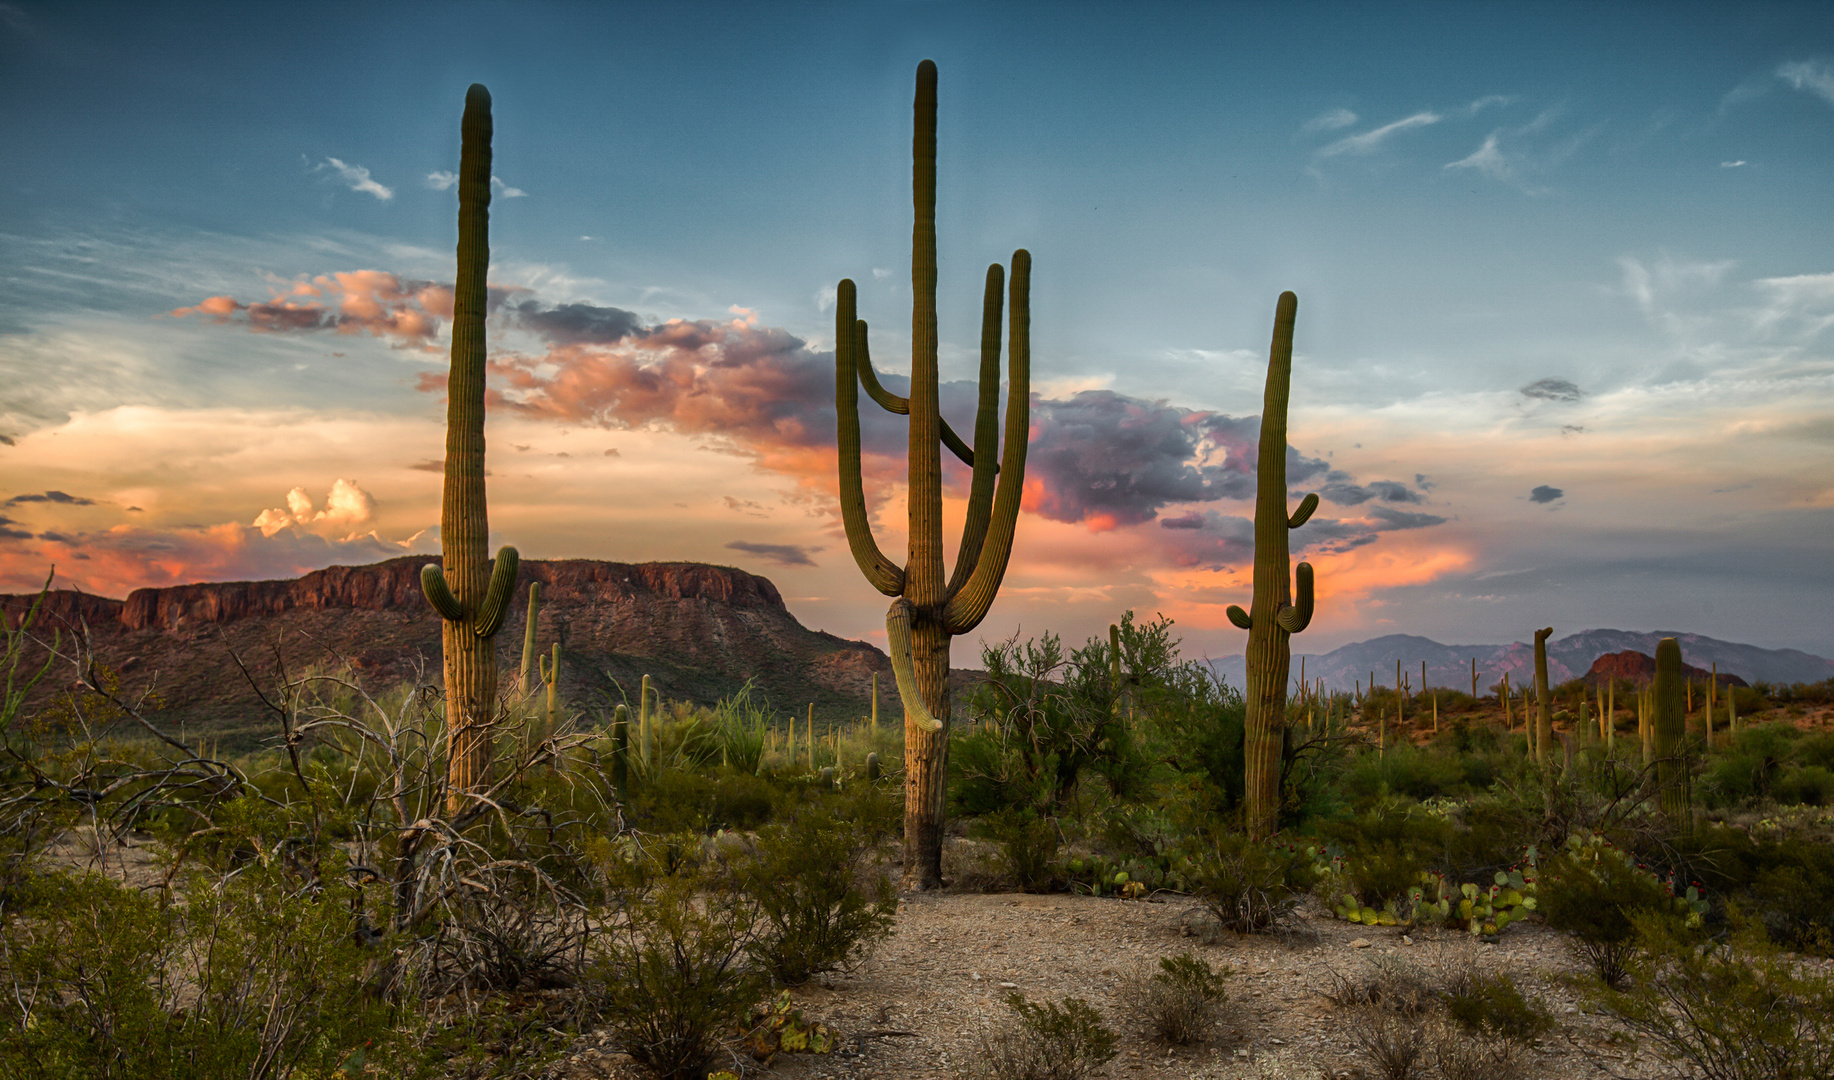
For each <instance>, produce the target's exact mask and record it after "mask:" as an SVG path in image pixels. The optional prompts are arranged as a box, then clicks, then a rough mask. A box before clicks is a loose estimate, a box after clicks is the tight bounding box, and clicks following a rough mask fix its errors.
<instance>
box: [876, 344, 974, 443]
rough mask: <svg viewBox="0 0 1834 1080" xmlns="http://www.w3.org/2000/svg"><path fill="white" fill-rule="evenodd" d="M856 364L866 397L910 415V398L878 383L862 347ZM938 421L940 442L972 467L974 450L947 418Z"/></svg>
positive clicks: (900, 414) (887, 409)
mask: <svg viewBox="0 0 1834 1080" xmlns="http://www.w3.org/2000/svg"><path fill="white" fill-rule="evenodd" d="M858 366H859V369H860V385H862V386H864V387H866V396H867V397H869V398H871V399H873V400H874V401H876V402H878V404H879V407H880V408H882V409H884V410H885V411H886V412H888V413H896V414H898V415H899V416H909V415H910V413H911V399H910V398H906V397H899V396H898V395H897V394H894V393H892V392H891V391H890V390H887V389H886V388H885V387H884V386H882V385H880V383H879V376H878V373H877V372H875V371H873V369H872V356H871V354H869V353H868V352H867V351H866V349H865V348H864V347H862V348H860V350H859V352H858ZM938 422H939V423H940V424H941V425H942V444H943V445H944V446H946V447H948V448H949V452H950V453H951V454H954V455H955V456H956V457H958V458H960V459H961V461H962V464H963V465H966V466H968V467H969V468H971V469H972V468H973V467H974V450H973V449H972V448H971V447H969V445H968V444H967V443H965V442H963V441H962V437H961V436H960V435H957V434H956V433H955V429H954V428H952V427H950V426H949V422H948V421H947V420H943V419H941V418H940V417H938ZM990 445H991V444H990ZM999 470H1000V467H999V466H998V465H995V466H994V471H995V472H998V471H999Z"/></svg>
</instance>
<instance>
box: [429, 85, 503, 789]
mask: <svg viewBox="0 0 1834 1080" xmlns="http://www.w3.org/2000/svg"><path fill="white" fill-rule="evenodd" d="M460 130H461V136H462V149H461V151H460V153H459V184H458V189H459V229H458V232H459V237H458V277H457V281H456V282H455V284H454V287H453V294H452V370H451V375H450V376H449V377H448V379H447V382H446V490H445V499H444V502H443V503H442V505H441V508H440V516H439V536H440V554H441V556H442V558H443V560H444V562H445V572H444V573H441V571H440V567H438V566H435V565H434V564H432V563H428V564H427V565H426V566H423V567H421V568H420V586H421V588H422V590H424V591H425V592H426V594H427V600H428V602H430V603H431V604H432V605H433V607H434V610H436V611H438V612H439V614H440V618H441V619H443V620H444V625H443V627H442V628H441V634H440V642H441V644H442V645H443V646H444V651H445V661H446V662H445V668H446V739H447V755H448V756H447V766H446V791H447V794H446V811H447V813H449V814H453V815H456V814H458V813H460V812H461V811H462V810H464V809H465V807H466V803H467V800H466V794H467V793H469V792H472V791H476V790H478V789H479V788H482V787H486V786H488V785H489V782H490V739H491V729H492V726H493V725H494V723H495V721H496V719H497V649H496V642H495V640H494V639H495V637H496V634H497V630H498V629H499V628H500V627H502V625H503V616H504V613H505V612H506V611H507V610H508V608H509V600H510V594H511V592H512V591H513V590H514V589H515V587H516V549H515V548H513V547H508V546H505V547H504V548H503V549H502V550H500V551H498V552H497V559H496V563H495V565H492V564H491V562H490V560H489V559H488V555H489V548H488V547H487V546H486V545H487V544H488V541H489V535H490V522H489V519H488V515H487V513H486V506H485V501H484V304H485V289H484V271H485V268H486V267H487V266H488V265H489V263H490V91H488V90H486V89H484V87H483V86H482V85H480V84H478V83H472V84H471V89H470V90H469V91H467V92H466V94H465V119H464V122H463V125H462V127H461V129H460Z"/></svg>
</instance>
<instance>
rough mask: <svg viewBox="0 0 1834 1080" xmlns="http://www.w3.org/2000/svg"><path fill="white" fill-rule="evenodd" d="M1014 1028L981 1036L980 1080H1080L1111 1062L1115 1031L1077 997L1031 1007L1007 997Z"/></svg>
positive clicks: (1022, 1000)
mask: <svg viewBox="0 0 1834 1080" xmlns="http://www.w3.org/2000/svg"><path fill="white" fill-rule="evenodd" d="M1006 1005H1007V1007H1008V1008H1010V1009H1012V1010H1013V1012H1014V1014H1015V1015H1014V1017H1013V1021H1014V1022H1013V1025H1012V1026H1011V1027H1008V1028H1005V1029H1004V1030H1001V1031H998V1032H995V1033H992V1034H988V1033H985V1032H983V1033H982V1036H981V1060H980V1062H979V1067H978V1070H977V1071H978V1072H979V1074H980V1075H981V1076H982V1077H984V1078H985V1080H1083V1078H1084V1077H1087V1076H1089V1075H1091V1074H1092V1073H1094V1072H1095V1070H1097V1069H1099V1068H1101V1067H1102V1066H1103V1065H1105V1064H1107V1063H1108V1062H1109V1061H1110V1060H1112V1059H1113V1058H1114V1055H1115V1048H1114V1044H1115V1042H1116V1041H1117V1037H1116V1035H1115V1033H1114V1031H1113V1030H1112V1029H1111V1028H1109V1027H1108V1025H1107V1024H1106V1023H1104V1022H1103V1021H1102V1017H1101V1014H1100V1013H1097V1012H1096V1011H1095V1010H1094V1009H1093V1008H1090V1006H1089V1004H1088V1003H1087V1002H1085V1001H1083V1000H1082V999H1081V998H1073V997H1072V998H1065V999H1063V1002H1062V1003H1061V1004H1059V1003H1057V1002H1050V1001H1046V1002H1042V1003H1039V1002H1031V1001H1027V1000H1026V999H1025V995H1023V994H1008V995H1006Z"/></svg>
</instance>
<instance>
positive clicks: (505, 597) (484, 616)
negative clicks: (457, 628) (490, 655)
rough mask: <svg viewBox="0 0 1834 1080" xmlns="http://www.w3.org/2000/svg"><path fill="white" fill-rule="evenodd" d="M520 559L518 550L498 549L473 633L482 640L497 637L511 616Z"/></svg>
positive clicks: (509, 547)
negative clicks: (511, 601) (505, 620)
mask: <svg viewBox="0 0 1834 1080" xmlns="http://www.w3.org/2000/svg"><path fill="white" fill-rule="evenodd" d="M519 563H520V559H519V557H518V556H517V554H516V549H515V548H513V547H511V546H509V545H508V544H504V545H503V546H502V547H500V548H498V549H497V561H496V563H495V565H493V566H492V567H491V568H490V585H489V587H488V588H486V589H485V590H484V602H483V603H481V604H479V605H478V620H477V622H476V623H475V624H474V625H473V626H472V632H473V633H475V634H477V635H478V636H479V637H481V638H487V637H495V636H496V633H497V631H498V630H499V629H500V628H502V626H503V617H504V616H505V615H508V614H509V600H510V597H511V596H512V595H514V594H515V591H516V570H517V567H518V565H519Z"/></svg>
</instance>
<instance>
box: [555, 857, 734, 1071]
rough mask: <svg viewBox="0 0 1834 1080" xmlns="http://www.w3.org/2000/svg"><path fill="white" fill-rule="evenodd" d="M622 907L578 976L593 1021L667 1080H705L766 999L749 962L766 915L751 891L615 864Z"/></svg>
mask: <svg viewBox="0 0 1834 1080" xmlns="http://www.w3.org/2000/svg"><path fill="white" fill-rule="evenodd" d="M607 872H608V874H610V875H611V876H612V877H613V878H614V881H615V884H614V886H613V893H612V895H613V898H614V902H615V905H616V906H615V909H614V911H613V913H612V915H611V916H610V918H609V920H608V921H607V923H606V924H605V925H603V926H601V927H600V928H599V931H598V932H597V933H595V934H594V935H593V937H592V943H591V947H590V951H589V953H588V958H587V961H586V963H585V965H584V968H583V970H582V972H581V991H582V998H583V1002H584V1005H585V1008H586V1010H587V1012H588V1014H589V1015H590V1016H591V1017H592V1018H593V1019H595V1020H597V1021H598V1022H599V1023H601V1024H603V1025H604V1027H605V1028H606V1030H607V1031H609V1032H610V1033H611V1035H612V1037H613V1038H614V1039H616V1040H617V1042H618V1045H619V1046H621V1047H622V1048H623V1050H624V1052H625V1053H627V1054H629V1055H630V1056H631V1057H633V1058H635V1059H637V1060H638V1061H640V1062H642V1063H643V1064H645V1065H647V1066H649V1067H650V1068H651V1069H652V1070H654V1071H655V1073H656V1074H657V1075H658V1076H659V1077H662V1078H663V1080H701V1078H703V1077H705V1076H706V1075H707V1069H708V1067H709V1066H710V1064H711V1063H712V1060H713V1055H714V1053H715V1051H716V1050H717V1049H718V1048H719V1040H720V1037H721V1036H723V1035H726V1034H728V1033H730V1032H731V1031H733V1030H734V1029H735V1028H736V1027H737V1025H738V1024H739V1022H740V1021H742V1020H744V1019H745V1018H746V1017H747V1015H749V1013H750V1010H751V1006H752V1004H753V1003H754V1002H756V1001H757V1000H758V999H759V998H761V997H762V996H763V995H764V991H765V987H766V985H767V984H766V980H765V978H764V976H763V975H762V974H760V973H759V972H758V971H757V970H756V969H755V968H754V967H752V966H751V964H749V963H748V962H747V958H748V954H749V952H750V950H751V949H752V948H753V946H754V945H755V944H756V942H757V940H758V937H759V934H760V932H761V930H762V924H763V913H762V912H761V910H760V909H759V905H758V902H757V900H756V898H755V897H754V896H753V895H752V894H751V892H750V891H748V890H744V889H737V888H732V887H731V882H730V881H721V880H717V879H716V878H712V877H710V876H708V875H707V874H705V873H699V872H694V871H691V870H684V871H682V872H679V873H675V874H667V875H657V874H655V873H654V869H653V867H652V866H645V865H643V860H641V859H640V858H638V859H628V858H627V859H624V860H622V864H621V865H619V864H618V862H617V861H613V862H611V863H610V864H608V866H607Z"/></svg>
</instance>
